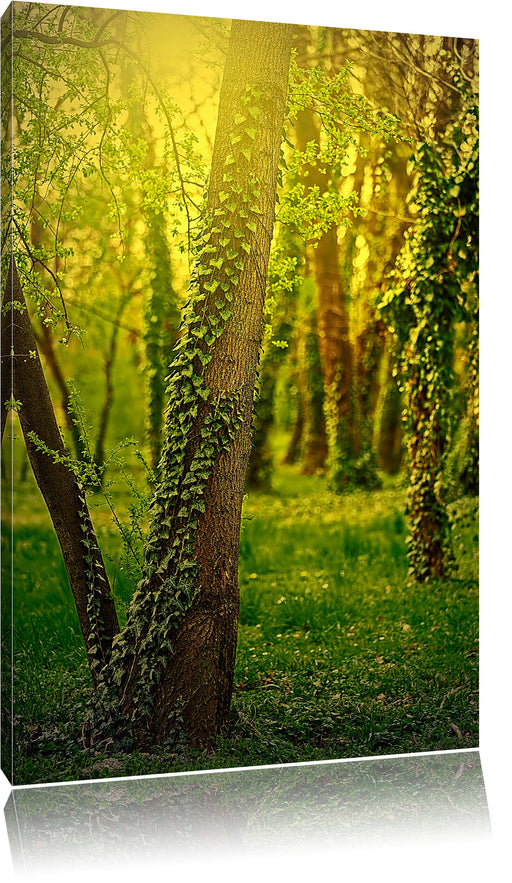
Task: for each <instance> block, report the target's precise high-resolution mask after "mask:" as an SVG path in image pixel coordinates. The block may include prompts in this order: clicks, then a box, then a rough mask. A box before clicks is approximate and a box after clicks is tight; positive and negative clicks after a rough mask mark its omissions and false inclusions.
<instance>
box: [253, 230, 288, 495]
mask: <svg viewBox="0 0 512 883" xmlns="http://www.w3.org/2000/svg"><path fill="white" fill-rule="evenodd" d="M292 249H293V246H292V245H291V244H290V246H289V251H290V252H291V251H292ZM293 250H294V249H293ZM296 272H297V271H296ZM269 283H270V284H271V283H272V279H271V278H270V279H269ZM299 284H300V278H299V277H298V276H297V275H296V276H295V277H294V279H293V283H292V285H291V287H290V288H286V287H285V288H284V290H283V289H282V290H281V291H280V292H279V294H278V295H277V297H278V302H277V305H276V308H275V314H274V316H273V321H272V329H273V330H272V339H271V340H267V341H266V343H265V346H264V350H263V356H262V359H261V362H260V370H259V381H258V389H257V395H256V399H255V405H254V430H253V435H252V450H251V456H250V459H249V466H248V469H247V484H248V486H249V487H251V488H254V489H258V490H271V489H272V474H273V471H274V462H273V455H272V449H271V446H270V441H269V436H270V433H271V431H272V428H273V426H274V399H275V391H276V386H277V381H278V379H279V372H280V370H281V367H282V364H283V362H284V360H285V358H286V356H287V354H288V350H289V344H290V342H291V340H292V335H293V332H294V327H295V316H296V311H297V298H298V288H299ZM275 341H277V345H276V343H275ZM283 343H285V344H288V346H281V345H280V344H283Z"/></svg>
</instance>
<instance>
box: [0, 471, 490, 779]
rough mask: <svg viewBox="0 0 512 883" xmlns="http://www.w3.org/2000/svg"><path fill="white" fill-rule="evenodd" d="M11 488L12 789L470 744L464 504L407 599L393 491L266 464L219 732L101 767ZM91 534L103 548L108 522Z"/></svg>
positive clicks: (65, 615)
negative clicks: (214, 740)
mask: <svg viewBox="0 0 512 883" xmlns="http://www.w3.org/2000/svg"><path fill="white" fill-rule="evenodd" d="M26 485H27V489H26V491H25V490H24V491H23V494H22V503H21V504H20V507H19V509H18V510H17V517H16V522H15V526H14V535H13V536H14V561H15V571H16V579H15V585H14V605H15V608H14V609H15V623H14V631H13V638H14V660H15V676H14V677H15V680H14V684H15V696H14V732H15V738H14V743H15V744H14V749H13V756H14V768H15V771H14V783H15V784H17V785H18V784H27V783H38V782H59V781H70V780H77V779H94V778H105V777H113V776H114V777H117V776H126V775H128V776H133V775H144V774H155V773H163V772H173V771H183V770H201V769H218V768H226V767H246V766H253V765H265V764H282V763H289V762H298V761H315V760H324V759H334V758H354V757H368V756H373V755H388V754H401V753H406V752H420V751H421V752H423V751H436V750H444V749H458V748H468V747H476V746H477V745H478V558H477V556H478V538H477V536H476V533H477V514H476V502H475V501H471V500H465V501H462V503H461V504H460V505H459V506H458V511H459V512H465V514H466V517H465V519H462V520H461V521H460V522H458V523H457V524H456V525H455V528H454V540H455V548H456V552H457V562H458V568H457V570H456V571H455V573H454V575H453V576H452V577H451V578H450V579H445V580H443V581H442V582H430V583H427V584H424V585H418V584H415V585H411V584H409V582H408V577H407V560H406V531H407V529H406V518H405V488H404V486H403V483H402V482H401V481H400V480H398V481H389V480H387V481H386V482H385V483H384V485H383V488H382V489H380V490H376V491H371V492H370V491H354V492H352V493H347V494H345V495H343V496H337V495H335V494H333V493H332V492H331V491H330V490H329V489H328V488H327V485H326V482H325V479H324V478H322V477H305V476H301V475H300V474H299V470H298V468H297V467H286V468H285V467H280V468H279V470H277V471H276V476H275V480H274V491H273V493H272V494H264V493H252V494H250V495H249V496H248V498H247V499H246V501H245V505H244V519H243V524H242V537H241V549H240V591H241V610H240V627H239V641H238V652H237V661H236V672H235V688H234V695H233V702H232V707H231V719H230V728H229V732H227V733H226V734H225V735H224V736H223V737H222V738H220V739H219V742H218V745H217V748H216V750H215V751H210V752H198V751H191V750H187V749H186V748H185V749H183V750H181V751H164V750H163V749H162V750H156V751H155V752H154V753H148V752H138V751H136V752H134V753H131V754H121V753H115V752H110V753H108V754H105V753H96V752H94V751H91V750H86V749H84V748H83V747H82V744H81V738H80V734H81V720H82V715H83V708H84V705H85V703H86V701H87V699H88V697H89V695H90V689H91V687H90V677H89V674H88V669H87V664H86V661H85V653H84V649H83V644H82V639H81V635H80V632H79V627H78V621H77V617H76V613H75V611H74V608H73V605H72V602H71V600H70V592H69V587H68V584H67V578H66V574H65V570H64V565H63V563H62V560H61V556H60V553H59V550H58V546H57V542H56V539H55V536H54V533H53V531H52V528H51V524H50V522H49V520H48V518H47V516H46V515H45V513H44V511H43V504H42V502H39V500H38V499H36V493H37V489H36V488H35V487H33V486H32V484H31V482H30V481H28V480H27V482H26ZM99 534H100V539H101V543H102V545H103V546H104V547H105V549H106V550H107V551H108V549H109V546H110V547H112V548H113V547H114V545H115V543H114V540H113V537H112V534H111V531H110V530H109V529H108V528H107V527H106V526H104V525H101V524H100V526H99ZM4 539H5V538H3V541H4ZM8 558H9V556H8V554H7V555H4V556H3V559H4V561H5V564H6V565H8ZM4 621H5V620H4ZM5 732H6V731H5V730H4V733H5Z"/></svg>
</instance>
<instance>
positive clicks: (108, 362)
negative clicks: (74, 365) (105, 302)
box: [94, 291, 131, 474]
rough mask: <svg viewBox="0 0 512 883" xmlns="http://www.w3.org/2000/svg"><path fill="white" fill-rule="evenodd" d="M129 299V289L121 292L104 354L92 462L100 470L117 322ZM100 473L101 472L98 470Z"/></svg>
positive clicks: (109, 408) (111, 401)
mask: <svg viewBox="0 0 512 883" xmlns="http://www.w3.org/2000/svg"><path fill="white" fill-rule="evenodd" d="M130 299H131V291H128V292H126V291H125V292H123V294H122V295H121V297H120V299H119V304H118V307H117V311H116V315H115V319H114V323H113V325H112V332H111V335H110V344H109V348H108V351H107V354H106V356H105V362H104V369H105V397H104V399H103V405H102V408H101V411H100V422H99V426H98V435H97V438H96V445H95V451H94V462H95V463H96V466H98V467H99V469H100V470H101V469H102V467H103V465H104V463H105V442H106V438H107V430H108V425H109V422H110V415H111V413H112V405H113V404H114V384H113V382H112V372H113V370H114V365H115V361H116V356H117V341H118V338H119V323H120V321H121V318H122V315H123V312H124V310H125V309H126V307H127V306H128V303H129V301H130ZM100 474H101V472H100Z"/></svg>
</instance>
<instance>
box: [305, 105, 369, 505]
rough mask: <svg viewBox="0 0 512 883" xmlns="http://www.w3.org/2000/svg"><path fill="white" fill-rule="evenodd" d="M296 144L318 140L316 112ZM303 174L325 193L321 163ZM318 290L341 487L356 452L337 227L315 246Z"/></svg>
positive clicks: (334, 474)
mask: <svg viewBox="0 0 512 883" xmlns="http://www.w3.org/2000/svg"><path fill="white" fill-rule="evenodd" d="M296 133H297V146H298V148H299V150H301V151H304V150H305V149H306V146H307V145H308V143H310V142H312V141H313V142H315V143H316V144H319V141H320V130H319V127H318V125H317V124H316V123H315V119H314V116H313V113H312V112H311V111H309V110H304V111H301V112H300V113H299V114H298V117H297V125H296ZM305 171H306V172H307V177H305V178H304V181H305V184H306V186H307V187H308V188H312V187H318V188H319V191H320V192H321V193H323V192H325V191H326V190H327V189H328V186H329V179H328V176H327V173H326V172H325V171H324V169H322V168H321V167H320V166H319V164H318V163H311V164H308V165H307V167H306V169H305ZM312 258H313V265H314V273H315V281H316V286H317V292H318V347H319V351H320V359H321V363H322V372H323V377H324V390H325V404H324V409H325V417H326V425H327V438H328V444H329V463H328V468H329V475H330V478H331V479H332V481H333V484H334V486H335V487H336V488H342V487H344V486H345V485H347V484H348V483H349V473H350V463H351V462H352V461H353V459H354V456H355V438H354V421H355V414H354V402H353V389H352V386H353V375H354V365H353V361H354V358H353V352H352V344H351V341H350V338H349V316H348V310H347V304H346V296H345V291H344V289H343V285H342V274H341V266H340V255H339V246H338V229H337V227H335V226H332V227H330V229H329V230H327V231H325V232H324V233H322V234H321V235H320V237H319V239H318V241H317V242H316V243H315V245H314V246H313V249H312Z"/></svg>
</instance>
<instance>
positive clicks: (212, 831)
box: [6, 751, 489, 873]
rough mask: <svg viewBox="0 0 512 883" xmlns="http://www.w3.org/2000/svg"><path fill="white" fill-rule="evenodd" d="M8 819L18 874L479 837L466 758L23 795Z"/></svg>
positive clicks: (481, 809) (478, 776)
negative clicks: (227, 855)
mask: <svg viewBox="0 0 512 883" xmlns="http://www.w3.org/2000/svg"><path fill="white" fill-rule="evenodd" d="M113 819H115V823H114V825H112V820H113ZM6 820H7V826H8V829H9V836H10V841H11V843H12V851H13V859H14V865H15V868H17V869H19V870H22V869H23V871H24V872H25V873H27V872H29V873H34V872H39V873H41V872H43V873H45V872H46V873H48V872H51V871H54V870H56V869H59V870H63V869H64V868H65V867H70V866H71V865H72V866H73V869H74V871H75V872H76V871H78V872H80V871H81V870H82V868H83V869H84V870H85V869H86V868H87V870H89V871H90V868H91V865H93V866H94V867H95V869H96V868H103V869H110V868H112V869H113V868H114V867H116V868H118V867H119V863H120V862H124V863H128V862H129V863H130V866H131V867H133V863H134V862H136V863H137V864H138V862H139V861H140V860H141V859H142V857H143V861H144V867H145V868H146V869H147V866H148V861H149V862H151V863H157V864H160V863H162V862H165V863H166V864H169V863H171V862H172V863H175V862H176V861H180V860H182V861H183V860H186V859H187V858H188V859H190V856H191V855H192V856H194V860H195V861H204V860H206V861H209V862H211V861H212V860H215V859H218V857H221V856H225V855H226V854H229V855H231V856H233V855H241V856H246V855H247V851H248V850H250V852H251V854H259V855H261V854H262V853H263V852H264V851H265V850H274V851H275V850H276V849H278V850H290V849H291V850H292V851H295V850H297V849H299V850H302V851H304V850H305V849H307V850H308V851H311V850H317V849H319V848H321V847H323V848H331V849H332V847H336V848H337V849H339V850H340V851H341V850H343V849H345V850H346V849H347V847H352V848H353V847H355V846H366V847H368V846H372V847H379V846H380V847H382V846H384V845H385V846H386V847H388V848H389V846H390V845H394V844H400V843H404V842H406V841H407V840H409V842H410V841H411V839H412V840H413V842H416V843H417V845H419V846H420V847H423V849H425V847H427V848H428V849H431V848H432V847H433V846H436V847H439V843H440V842H441V843H442V842H446V840H447V839H448V838H449V839H450V840H451V841H457V842H458V843H459V847H460V844H461V843H463V844H464V850H463V852H464V854H465V855H466V856H467V850H468V847H469V846H470V844H471V843H473V844H474V843H475V842H481V843H483V842H485V841H486V839H487V838H488V836H489V818H488V812H487V806H486V801H485V789H484V783H483V779H482V772H481V769H480V763H479V758H478V752H476V751H475V752H454V753H450V754H439V755H427V756H423V757H400V758H384V759H383V758H372V759H371V760H365V761H357V762H355V763H333V764H316V765H307V766H299V767H297V766H288V767H286V768H280V769H275V768H274V769H272V768H267V769H258V770H236V771H235V770H230V771H228V772H221V773H214V774H209V775H206V776H205V775H200V776H199V775H195V776H194V775H192V776H183V777H181V776H180V777H157V778H149V779H131V780H124V781H118V782H94V783H88V784H80V785H79V786H77V785H73V786H65V787H58V788H36V789H21V790H18V791H15V792H13V794H12V795H11V797H10V798H9V803H8V805H7V807H6ZM285 854H287V853H286V852H285ZM141 864H142V862H141Z"/></svg>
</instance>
